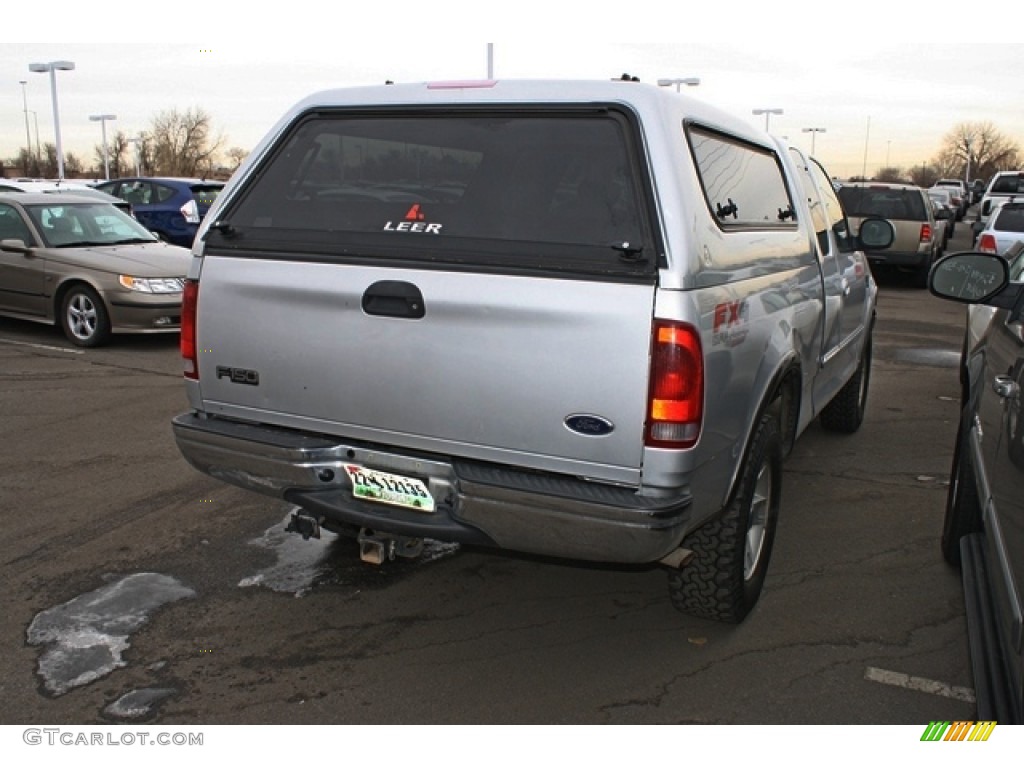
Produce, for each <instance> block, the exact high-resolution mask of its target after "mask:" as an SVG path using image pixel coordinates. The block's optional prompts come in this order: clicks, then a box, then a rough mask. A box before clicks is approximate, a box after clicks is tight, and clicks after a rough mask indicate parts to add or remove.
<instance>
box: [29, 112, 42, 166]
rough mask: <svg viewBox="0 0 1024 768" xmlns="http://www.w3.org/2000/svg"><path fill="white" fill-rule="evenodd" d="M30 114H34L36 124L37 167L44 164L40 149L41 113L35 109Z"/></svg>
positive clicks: (33, 118)
mask: <svg viewBox="0 0 1024 768" xmlns="http://www.w3.org/2000/svg"><path fill="white" fill-rule="evenodd" d="M29 112H31V113H32V120H33V121H34V122H35V126H36V165H37V166H38V165H39V163H40V162H42V156H43V150H42V149H40V147H39V113H38V112H36V111H35V110H34V109H30V110H29Z"/></svg>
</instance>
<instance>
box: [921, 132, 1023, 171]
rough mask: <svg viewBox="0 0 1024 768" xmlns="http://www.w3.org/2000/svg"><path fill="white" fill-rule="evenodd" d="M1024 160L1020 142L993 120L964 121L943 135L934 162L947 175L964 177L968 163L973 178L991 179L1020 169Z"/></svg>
mask: <svg viewBox="0 0 1024 768" xmlns="http://www.w3.org/2000/svg"><path fill="white" fill-rule="evenodd" d="M1019 162H1020V148H1019V147H1018V146H1017V143H1016V142H1015V141H1013V140H1011V139H1009V138H1008V137H1006V136H1004V135H1003V134H1002V133H1000V132H999V131H998V130H997V129H996V127H995V126H994V125H992V123H960V124H959V125H956V126H954V127H953V129H952V130H950V132H949V133H947V134H946V136H945V137H944V138H943V143H942V147H941V149H940V150H939V154H938V156H937V157H936V158H935V160H934V161H933V163H934V165H935V166H936V168H937V170H938V171H939V172H940V173H941V175H942V176H944V177H950V178H958V179H962V178H964V176H965V175H966V173H967V170H968V163H969V164H970V174H971V176H972V177H980V178H988V177H989V176H991V175H992V174H994V173H995V172H996V171H1004V170H1009V169H1013V168H1016V167H1017V166H1018V164H1019Z"/></svg>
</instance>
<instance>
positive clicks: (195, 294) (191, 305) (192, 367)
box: [181, 280, 199, 381]
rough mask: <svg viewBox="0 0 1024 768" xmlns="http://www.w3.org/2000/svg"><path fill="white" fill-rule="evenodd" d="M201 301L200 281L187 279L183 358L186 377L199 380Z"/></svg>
mask: <svg viewBox="0 0 1024 768" xmlns="http://www.w3.org/2000/svg"><path fill="white" fill-rule="evenodd" d="M198 303H199V281H198V280H186V281H185V290H184V292H183V293H182V295H181V359H182V364H183V369H184V374H185V378H186V379H194V380H196V381H198V380H199V358H198V356H197V354H196V353H197V349H196V306H197V305H198Z"/></svg>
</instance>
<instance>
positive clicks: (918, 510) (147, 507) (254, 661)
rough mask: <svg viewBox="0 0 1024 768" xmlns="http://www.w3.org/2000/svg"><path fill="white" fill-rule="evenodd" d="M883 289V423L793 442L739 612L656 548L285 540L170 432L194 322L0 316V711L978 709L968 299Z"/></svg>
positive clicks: (652, 714) (815, 716)
mask: <svg viewBox="0 0 1024 768" xmlns="http://www.w3.org/2000/svg"><path fill="white" fill-rule="evenodd" d="M968 232H969V227H968V226H964V227H958V233H957V242H960V240H961V239H962V240H963V242H962V243H960V245H961V247H962V248H966V247H967V245H968V244H969V234H967V233H968ZM955 244H956V243H954V245H955ZM878 281H879V284H880V291H881V294H880V302H879V316H878V323H877V326H876V331H875V333H876V335H875V360H874V366H873V373H872V379H871V393H870V399H869V403H868V413H867V418H866V421H865V423H864V426H863V428H862V429H861V431H860V432H858V433H857V434H855V435H852V436H840V435H835V434H831V433H827V432H825V431H823V430H822V429H820V428H819V427H818V426H817V425H816V424H815V425H812V426H811V427H810V428H809V430H808V431H807V433H805V435H804V436H803V437H802V438H801V439H800V440H799V441H798V443H797V446H796V448H795V450H794V452H793V454H792V455H791V457H790V458H789V460H788V462H787V464H786V471H785V478H784V489H783V502H782V512H781V518H780V524H779V531H778V536H777V538H776V543H775V552H774V555H773V559H772V563H771V568H770V570H769V574H768V579H767V583H766V586H765V590H764V593H763V596H762V599H761V602H760V603H759V605H758V606H757V608H756V609H755V611H754V612H753V613H752V615H751V616H750V617H749V618H748V619H747V620H746V621H745V622H744V623H743V624H741V625H739V626H724V625H719V624H715V623H711V622H707V621H703V620H699V619H694V618H690V617H687V616H685V615H683V614H680V613H677V612H676V611H674V610H673V608H672V607H671V604H670V602H669V598H668V594H667V589H666V584H665V575H664V573H663V572H662V571H661V570H660V569H659V568H657V567H651V568H613V567H602V566H598V565H587V564H575V563H565V562H557V561H550V560H543V559H538V558H529V557H516V556H511V555H505V554H495V553H492V552H488V551H485V550H475V549H471V548H467V547H461V548H459V547H444V546H439V545H436V546H432V547H429V548H428V550H427V552H426V553H425V555H424V556H423V557H422V558H420V559H419V560H417V561H411V562H408V561H396V562H393V563H385V564H384V565H383V566H380V567H373V566H370V565H366V564H363V563H361V562H359V559H358V556H357V553H356V548H355V546H354V545H353V544H352V543H350V542H348V541H346V540H334V539H329V538H325V539H324V540H321V541H319V542H317V541H312V540H311V541H308V542H307V541H303V540H302V539H301V538H299V537H297V536H294V535H291V534H289V535H285V534H284V533H283V530H282V529H283V523H284V521H285V519H286V517H287V515H288V513H289V508H288V506H287V505H285V504H283V503H277V502H274V501H273V500H270V499H266V498H262V497H256V496H254V495H250V494H247V493H245V492H243V491H241V490H237V489H234V488H232V487H229V486H226V485H223V484H220V483H218V482H216V481H214V480H212V479H210V478H208V477H206V476H204V475H201V474H199V473H197V472H195V471H193V470H192V469H191V468H190V467H188V466H187V465H186V464H185V462H184V461H183V460H182V459H181V457H180V455H179V454H178V452H177V450H176V448H175V447H174V444H173V439H172V437H171V432H170V427H169V421H170V419H171V417H172V416H173V415H175V414H177V413H179V412H181V411H183V410H185V408H186V402H185V397H184V390H183V387H182V384H181V379H180V370H181V366H180V361H179V358H178V352H177V340H176V338H175V337H170V336H163V337H123V338H116V339H115V340H114V342H113V343H112V344H111V345H110V346H109V347H105V348H101V349H96V350H84V351H83V350H78V349H73V348H70V347H69V346H68V345H67V344H66V342H64V341H63V338H62V337H61V336H60V335H59V333H58V332H56V331H54V330H53V329H49V328H46V327H43V326H36V325H31V324H27V323H21V322H17V321H13V320H3V319H0V424H2V430H3V432H2V434H3V439H2V440H0V513H2V515H3V520H4V535H3V537H0V583H2V584H3V586H4V589H3V590H2V594H0V644H2V647H3V649H4V653H2V654H0V723H3V724H33V723H35V724H38V723H54V724H63V723H68V724H70V723H111V722H135V721H145V722H157V723H166V724H170V723H195V724H200V723H202V724H222V723H520V724H543V723H596V724H602V723H743V724H774V723H808V724H817V723H828V724H842V723H851V724H865V723H867V724H921V725H922V727H924V726H925V725H927V723H928V722H929V721H932V720H957V719H971V718H972V717H973V715H974V705H973V702H972V700H971V696H972V689H971V686H972V681H971V677H970V665H969V659H968V654H967V640H966V623H965V619H964V613H963V598H962V594H961V590H960V583H959V577H958V574H956V573H955V572H954V571H952V570H950V569H949V568H948V567H947V566H946V565H945V564H944V562H943V561H942V558H941V556H940V554H939V536H940V532H941V524H942V514H943V507H944V503H945V495H946V488H947V481H948V471H949V466H950V459H951V456H952V444H953V437H954V435H955V432H956V418H957V397H958V384H957V368H956V359H957V353H958V351H959V349H960V343H961V339H962V328H963V320H964V311H963V309H962V308H959V307H957V306H955V305H952V304H950V303H948V302H943V301H940V300H938V299H935V298H933V297H931V296H930V295H929V294H928V293H927V292H926V291H922V290H921V289H919V288H914V287H913V286H912V283H911V280H910V279H909V278H908V277H906V276H903V275H899V274H879V275H878ZM126 696H128V697H129V698H128V699H125V698H124V697H126ZM140 701H142V702H145V704H144V705H139V706H134V707H133V706H129V705H128V704H130V703H132V702H135V703H138V702H140ZM126 702H128V704H126Z"/></svg>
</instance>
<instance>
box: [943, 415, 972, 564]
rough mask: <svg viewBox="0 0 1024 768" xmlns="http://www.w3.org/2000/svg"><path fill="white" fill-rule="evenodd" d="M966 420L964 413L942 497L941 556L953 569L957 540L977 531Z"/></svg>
mask: <svg viewBox="0 0 1024 768" xmlns="http://www.w3.org/2000/svg"><path fill="white" fill-rule="evenodd" d="M967 419H968V417H967V415H966V413H965V414H964V415H963V416H962V417H961V419H960V427H959V429H958V430H957V434H956V446H955V448H954V449H953V467H952V469H951V470H950V473H949V492H948V493H947V494H946V516H945V519H944V520H943V521H942V556H943V557H944V558H945V560H946V562H947V563H949V564H950V565H952V566H955V567H957V568H959V567H960V539H962V538H963V537H964V536H966V535H968V534H970V533H977V532H978V531H980V530H981V502H980V500H979V499H978V486H977V483H976V480H975V476H974V465H973V464H972V462H971V453H970V447H969V446H968V444H967V432H968V427H967V424H969V421H968V420H967Z"/></svg>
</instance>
